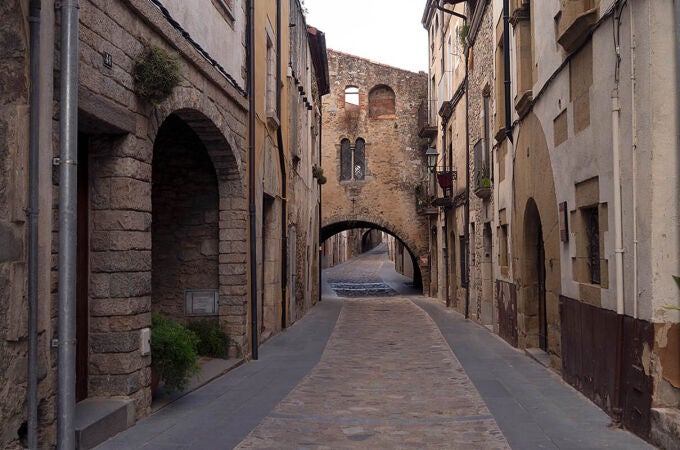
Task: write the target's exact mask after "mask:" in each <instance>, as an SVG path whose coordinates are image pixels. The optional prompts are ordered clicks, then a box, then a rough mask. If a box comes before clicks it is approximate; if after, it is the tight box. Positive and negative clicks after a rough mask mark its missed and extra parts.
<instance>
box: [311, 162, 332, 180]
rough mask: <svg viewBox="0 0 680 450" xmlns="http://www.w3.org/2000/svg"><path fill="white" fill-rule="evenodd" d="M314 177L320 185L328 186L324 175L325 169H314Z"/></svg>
mask: <svg viewBox="0 0 680 450" xmlns="http://www.w3.org/2000/svg"><path fill="white" fill-rule="evenodd" d="M312 176H313V177H314V178H316V181H317V182H318V183H319V184H326V181H328V180H327V179H326V176H325V175H324V174H323V169H322V168H321V167H319V166H314V167H312Z"/></svg>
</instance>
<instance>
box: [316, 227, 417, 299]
mask: <svg viewBox="0 0 680 450" xmlns="http://www.w3.org/2000/svg"><path fill="white" fill-rule="evenodd" d="M354 228H372V229H375V230H380V231H384V232H386V233H388V234H390V235H392V236H394V237H395V238H396V239H397V240H398V241H400V242H401V243H402V244H403V245H404V247H405V248H406V249H407V250H408V253H409V254H410V256H411V261H412V263H413V272H414V273H413V284H414V286H415V287H417V288H422V286H423V280H424V279H429V268H428V267H421V266H420V264H419V259H420V257H421V256H422V255H424V254H426V252H425V251H424V249H422V248H420V247H419V246H418V244H417V243H416V242H415V241H413V240H411V239H409V237H408V235H406V234H405V233H403V231H401V230H399V229H398V228H397V227H396V226H394V225H392V224H390V223H387V222H386V221H384V220H382V219H380V218H376V217H367V216H355V217H335V218H331V219H329V220H327V221H324V223H323V225H322V227H321V238H320V241H321V242H324V241H325V240H326V239H328V238H329V237H331V236H333V235H334V234H337V233H340V232H342V231H345V230H350V229H354ZM425 277H427V278H425Z"/></svg>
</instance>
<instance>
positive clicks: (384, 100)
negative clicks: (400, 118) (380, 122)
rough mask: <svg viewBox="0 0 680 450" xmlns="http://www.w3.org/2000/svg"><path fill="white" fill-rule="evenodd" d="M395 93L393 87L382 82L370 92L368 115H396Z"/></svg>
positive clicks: (374, 116)
mask: <svg viewBox="0 0 680 450" xmlns="http://www.w3.org/2000/svg"><path fill="white" fill-rule="evenodd" d="M395 112H396V108H395V95H394V91H393V90H392V88H391V87H389V86H387V85H384V84H380V85H378V86H376V87H374V88H373V89H371V91H370V92H369V93H368V116H369V117H372V118H379V117H384V116H394V114H395Z"/></svg>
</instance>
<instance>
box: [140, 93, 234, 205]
mask: <svg viewBox="0 0 680 450" xmlns="http://www.w3.org/2000/svg"><path fill="white" fill-rule="evenodd" d="M173 99H174V97H173V98H171V99H170V100H168V101H167V102H165V103H163V104H162V105H159V106H157V107H156V108H154V109H153V110H152V113H151V115H150V120H149V129H148V137H149V139H150V141H151V142H155V140H156V136H157V135H158V130H159V129H160V127H161V125H163V122H165V119H167V118H168V116H170V114H174V115H176V116H178V117H179V118H181V119H182V120H183V121H184V122H185V123H186V124H187V125H189V127H190V128H191V129H192V130H193V131H194V133H196V135H197V136H198V138H199V139H200V140H201V142H202V143H203V145H204V146H205V149H206V151H207V152H208V155H209V156H210V159H211V161H212V163H213V166H214V168H215V172H216V174H217V179H218V181H219V189H220V196H221V197H223V196H229V197H245V194H246V186H245V175H244V167H243V165H244V162H243V160H242V158H241V157H240V156H239V155H240V153H239V152H238V147H237V145H236V143H235V140H234V138H233V137H232V136H231V133H229V132H228V131H229V126H228V125H227V124H226V119H225V118H224V116H223V115H222V114H221V113H220V112H219V111H218V110H217V109H216V108H214V107H213V108H211V107H201V105H198V104H195V103H198V101H191V99H190V101H188V102H181V101H179V100H176V99H175V100H174V101H173ZM187 103H188V104H187Z"/></svg>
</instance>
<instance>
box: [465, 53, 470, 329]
mask: <svg viewBox="0 0 680 450" xmlns="http://www.w3.org/2000/svg"><path fill="white" fill-rule="evenodd" d="M469 56H470V51H469V48H466V49H465V187H466V189H465V191H466V193H465V195H466V196H467V198H466V199H465V318H466V319H468V318H470V89H469V86H470V80H469V78H468V72H469V65H468V62H469V61H468V60H469Z"/></svg>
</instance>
